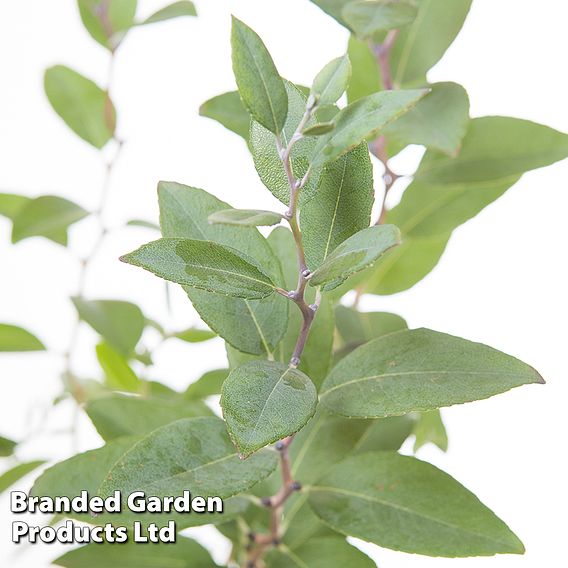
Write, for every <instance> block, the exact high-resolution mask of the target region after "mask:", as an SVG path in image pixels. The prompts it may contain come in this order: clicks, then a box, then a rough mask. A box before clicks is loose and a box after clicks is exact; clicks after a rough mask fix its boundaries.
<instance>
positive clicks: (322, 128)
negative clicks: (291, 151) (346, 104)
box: [302, 122, 335, 136]
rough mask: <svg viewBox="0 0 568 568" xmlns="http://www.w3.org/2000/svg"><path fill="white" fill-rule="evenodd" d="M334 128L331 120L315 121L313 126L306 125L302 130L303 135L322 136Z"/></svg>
mask: <svg viewBox="0 0 568 568" xmlns="http://www.w3.org/2000/svg"><path fill="white" fill-rule="evenodd" d="M334 128H335V124H334V123H333V122H317V123H316V124H314V125H313V126H308V127H307V128H305V129H304V130H302V135H303V136H323V135H324V134H327V133H328V132H331V131H332V130H333V129H334Z"/></svg>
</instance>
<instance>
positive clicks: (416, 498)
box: [309, 452, 524, 557]
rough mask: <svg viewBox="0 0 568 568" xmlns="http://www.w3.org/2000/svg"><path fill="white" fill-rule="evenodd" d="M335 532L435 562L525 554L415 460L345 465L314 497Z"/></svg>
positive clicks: (475, 502)
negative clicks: (440, 558)
mask: <svg viewBox="0 0 568 568" xmlns="http://www.w3.org/2000/svg"><path fill="white" fill-rule="evenodd" d="M309 491H310V494H309V504H310V506H311V507H312V509H313V510H314V512H315V513H316V514H317V515H318V516H319V517H320V518H322V519H323V520H324V521H325V522H326V523H327V524H329V525H331V527H332V528H334V529H335V530H337V531H339V532H342V533H344V534H347V535H350V536H355V537H358V538H362V539H364V540H367V541H370V542H374V543H375V544H378V545H379V546H383V547H385V548H392V549H393V550H400V551H403V552H412V553H416V554H426V555H428V556H449V557H454V556H462V557H463V556H489V555H493V554H499V553H513V554H522V553H523V552H524V547H523V545H522V543H521V541H520V540H519V539H518V538H517V537H516V536H515V535H514V534H513V533H512V532H511V530H510V529H509V528H508V527H507V525H506V524H505V523H504V522H503V521H501V520H500V519H499V518H498V517H496V516H495V514H494V513H492V512H491V511H490V510H489V509H488V508H487V507H486V506H485V505H484V504H483V503H481V502H480V501H479V499H478V498H477V497H476V496H475V495H473V493H471V492H470V491H468V490H467V489H466V488H465V487H463V486H462V485H461V484H459V483H458V482H457V481H456V480H455V479H453V478H452V477H450V476H449V475H448V474H446V473H444V472H443V471H440V470H439V469H437V468H436V467H434V466H433V465H430V464H428V463H425V462H422V461H420V460H417V459H416V458H413V457H407V456H401V455H399V454H397V453H393V452H369V453H363V454H360V455H357V456H353V457H350V458H347V459H345V460H344V461H343V462H341V463H339V464H338V465H336V466H335V467H334V468H333V469H332V470H331V471H330V472H329V473H328V474H326V475H324V476H323V478H321V479H320V480H319V482H318V483H317V484H316V485H315V486H312V487H310V489H309Z"/></svg>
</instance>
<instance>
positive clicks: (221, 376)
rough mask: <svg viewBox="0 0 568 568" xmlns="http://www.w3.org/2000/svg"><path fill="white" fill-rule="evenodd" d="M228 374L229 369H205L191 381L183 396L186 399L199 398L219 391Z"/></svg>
mask: <svg viewBox="0 0 568 568" xmlns="http://www.w3.org/2000/svg"><path fill="white" fill-rule="evenodd" d="M228 376H229V369H213V370H212V371H207V372H206V373H204V374H203V375H202V376H201V377H199V379H197V380H196V381H195V382H194V383H191V384H190V385H189V386H188V387H187V389H186V391H185V393H184V397H185V398H186V399H187V400H200V399H204V398H207V397H208V396H213V395H215V394H220V393H221V386H222V385H223V382H224V381H225V379H226V378H227V377H228Z"/></svg>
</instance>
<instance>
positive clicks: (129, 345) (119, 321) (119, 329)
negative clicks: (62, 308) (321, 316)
mask: <svg viewBox="0 0 568 568" xmlns="http://www.w3.org/2000/svg"><path fill="white" fill-rule="evenodd" d="M72 300H73V304H74V305H75V308H76V310H77V313H78V314H79V317H80V318H81V319H82V320H83V321H85V322H86V323H88V324H89V325H90V326H91V327H92V328H93V329H94V330H95V331H96V332H97V333H99V334H100V335H101V336H102V337H103V338H104V339H105V340H106V341H107V342H108V343H109V344H110V345H112V347H114V348H115V349H116V350H117V351H119V352H120V353H122V354H123V355H125V356H128V355H131V354H132V352H133V351H134V348H135V347H136V344H137V343H138V341H139V340H140V337H142V332H143V331H144V324H145V319H144V314H143V313H142V310H141V309H140V308H139V307H138V306H137V305H136V304H133V303H132V302H125V301H122V300H85V299H84V298H72Z"/></svg>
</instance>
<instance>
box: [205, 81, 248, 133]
mask: <svg viewBox="0 0 568 568" xmlns="http://www.w3.org/2000/svg"><path fill="white" fill-rule="evenodd" d="M199 114H200V115H201V116H206V117H207V118H212V119H213V120H216V121H217V122H219V123H220V124H222V125H223V126H224V127H225V128H228V129H229V130H231V131H232V132H234V133H235V134H238V135H239V136H241V137H242V138H244V139H245V140H246V141H248V139H249V131H250V114H249V112H248V110H247V109H246V108H245V107H244V105H243V102H242V101H241V97H240V95H239V93H238V91H231V92H229V93H223V94H222V95H217V96H216V97H213V98H212V99H209V100H208V101H205V102H204V103H203V104H202V105H201V106H200V107H199Z"/></svg>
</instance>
